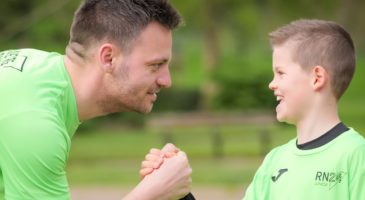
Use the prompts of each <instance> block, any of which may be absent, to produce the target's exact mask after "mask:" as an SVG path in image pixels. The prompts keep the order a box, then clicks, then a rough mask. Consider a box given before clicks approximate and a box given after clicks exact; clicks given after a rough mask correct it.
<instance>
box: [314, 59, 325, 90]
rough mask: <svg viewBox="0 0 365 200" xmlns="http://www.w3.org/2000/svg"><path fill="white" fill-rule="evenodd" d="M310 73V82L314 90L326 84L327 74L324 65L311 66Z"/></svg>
mask: <svg viewBox="0 0 365 200" xmlns="http://www.w3.org/2000/svg"><path fill="white" fill-rule="evenodd" d="M312 73H313V81H312V84H313V88H314V90H315V91H318V90H320V89H322V88H323V87H324V86H326V84H327V83H328V81H329V74H328V72H327V70H326V69H325V68H324V67H322V66H320V65H317V66H315V67H314V68H313V70H312Z"/></svg>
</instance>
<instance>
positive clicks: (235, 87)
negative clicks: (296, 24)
mask: <svg viewBox="0 0 365 200" xmlns="http://www.w3.org/2000/svg"><path fill="white" fill-rule="evenodd" d="M171 2H172V3H173V4H174V5H175V6H176V7H177V9H178V10H179V11H180V12H181V14H182V16H183V17H184V19H185V25H184V26H183V27H181V28H179V29H178V30H176V31H175V33H174V49H173V51H174V56H173V61H172V63H171V73H172V77H173V87H172V88H171V89H169V90H166V91H162V92H161V94H160V95H159V101H158V102H157V103H156V105H155V107H154V112H153V113H152V114H151V115H148V116H141V115H137V114H133V113H132V114H129V113H123V114H116V115H111V116H108V117H104V118H99V119H95V120H91V121H88V122H85V123H83V125H82V126H81V127H80V129H79V131H78V134H76V136H75V138H74V141H73V147H72V150H71V155H70V164H69V166H68V174H69V179H70V183H71V185H84V184H86V185H88V184H105V185H115V184H117V185H128V184H132V185H133V184H135V183H136V182H137V181H138V175H137V173H138V168H139V162H140V161H141V160H142V159H143V156H144V154H145V153H146V152H147V151H148V149H149V148H151V147H161V146H162V145H163V143H164V142H166V141H169V140H173V141H174V142H175V143H176V144H177V145H178V146H180V147H181V148H182V149H184V150H185V151H186V152H187V153H188V155H189V157H190V159H191V163H192V166H193V168H194V184H203V185H220V186H222V187H223V186H226V187H227V186H237V185H247V184H248V183H249V181H250V179H251V178H252V175H253V173H254V171H255V169H256V168H257V166H258V165H259V164H260V162H261V160H262V154H261V150H260V148H261V146H260V145H262V142H260V136H259V134H258V133H260V130H261V129H260V127H261V126H260V125H258V126H257V125H256V126H251V125H247V124H241V125H239V124H238V125H237V124H236V125H227V126H217V127H211V126H209V125H204V124H202V125H198V126H191V127H190V126H187V127H172V128H169V129H164V128H161V127H157V128H156V127H151V126H148V122H149V121H150V120H151V119H153V118H156V117H157V118H158V116H159V114H166V113H167V114H170V115H171V116H172V117H176V116H177V117H178V116H179V115H180V114H181V113H185V112H208V113H218V114H220V115H222V116H223V118H224V116H225V114H226V113H232V112H233V113H239V114H244V115H245V114H246V115H250V113H252V112H254V113H256V112H262V111H265V112H266V113H269V115H270V114H272V111H273V110H274V105H275V102H274V98H273V95H272V92H271V91H269V89H268V88H267V85H268V83H269V81H270V79H271V76H272V75H271V49H270V46H269V44H268V39H267V34H268V33H269V32H270V31H272V30H274V29H275V28H277V27H279V26H281V25H284V24H286V23H288V22H290V21H292V20H296V19H300V18H320V19H326V20H333V21H336V22H338V23H340V24H341V25H343V26H344V27H345V28H346V29H347V30H348V31H349V32H350V33H351V34H352V36H353V39H354V42H355V44H356V47H357V59H358V64H357V71H356V73H355V77H354V79H353V83H352V84H351V85H350V88H349V90H348V91H347V92H346V94H345V96H344V97H343V99H342V100H341V102H340V114H341V116H342V117H343V121H344V122H345V123H346V124H348V125H349V126H352V127H355V128H357V129H358V130H359V131H361V132H362V133H365V125H364V117H365V106H364V102H365V94H364V91H363V85H364V82H365V80H364V76H365V69H364V66H365V60H364V53H365V37H364V33H365V23H364V22H363V20H362V19H365V12H363V10H364V9H365V1H361V0H322V1H315V0H297V1H290V0H245V1H242V0H184V1H177V0H171ZM79 3H80V1H79V0H73V1H71V0H63V1H58V0H32V1H21V0H3V1H2V3H1V5H0V50H5V49H13V48H38V49H43V50H47V51H57V52H60V53H63V52H64V48H65V46H66V45H67V42H68V36H69V27H70V24H71V21H72V16H73V12H74V11H75V9H76V8H77V6H78V4H79ZM177 119H178V118H177ZM214 130H219V133H220V137H221V140H222V141H223V143H224V145H223V147H222V148H223V150H222V151H223V157H220V158H216V157H214V151H215V150H214V144H215V143H214V141H213V139H212V138H214V134H213V133H214ZM266 130H268V131H269V137H270V138H271V139H270V146H276V145H279V144H283V143H284V142H286V141H287V140H288V139H289V138H292V137H294V129H293V127H291V126H286V125H282V124H276V123H273V124H270V125H268V127H267V129H266ZM166 132H168V133H169V134H170V136H169V137H170V138H169V139H166V136H165V135H164V133H166Z"/></svg>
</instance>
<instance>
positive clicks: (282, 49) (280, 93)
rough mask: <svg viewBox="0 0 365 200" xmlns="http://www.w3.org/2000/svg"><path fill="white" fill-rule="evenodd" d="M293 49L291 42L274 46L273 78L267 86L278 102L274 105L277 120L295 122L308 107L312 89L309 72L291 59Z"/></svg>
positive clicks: (303, 114) (301, 117)
mask: <svg viewBox="0 0 365 200" xmlns="http://www.w3.org/2000/svg"><path fill="white" fill-rule="evenodd" d="M293 50H294V47H293V44H292V43H290V42H287V43H284V44H283V45H280V46H275V47H274V51H273V73H274V78H273V80H272V81H271V82H270V84H269V88H270V89H271V90H273V91H274V95H275V96H276V99H277V101H278V102H279V104H278V105H277V107H276V118H277V120H278V121H280V122H287V123H292V124H297V123H298V121H299V120H300V119H303V118H304V117H305V113H306V111H308V109H309V105H310V101H311V97H312V89H311V85H310V83H311V78H310V73H308V72H306V71H304V70H303V69H302V68H301V67H300V65H299V64H298V63H296V62H294V61H293V59H292V52H293Z"/></svg>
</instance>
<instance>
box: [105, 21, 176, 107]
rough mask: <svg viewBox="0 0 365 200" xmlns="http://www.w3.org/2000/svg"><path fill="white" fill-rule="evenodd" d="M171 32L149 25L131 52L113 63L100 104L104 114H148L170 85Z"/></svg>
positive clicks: (161, 27) (153, 24) (152, 24)
mask: <svg viewBox="0 0 365 200" xmlns="http://www.w3.org/2000/svg"><path fill="white" fill-rule="evenodd" d="M171 48H172V33H171V30H168V29H166V28H165V27H163V26H161V25H159V24H158V23H154V22H152V23H150V24H149V25H148V26H147V27H146V28H145V29H144V30H143V31H142V32H141V33H140V35H139V36H138V38H137V39H136V41H135V42H134V45H133V47H132V49H131V51H130V52H128V53H127V54H121V56H119V57H118V59H116V61H115V66H116V67H115V70H114V71H113V73H111V74H110V75H109V76H108V77H107V78H106V82H105V84H104V90H105V91H103V93H104V94H105V95H104V96H105V98H103V100H102V101H101V102H100V103H101V104H102V105H101V106H102V108H103V110H104V111H105V112H106V113H112V112H122V111H136V112H140V113H149V112H151V110H152V107H153V103H154V102H155V101H156V99H157V93H158V92H159V91H160V89H161V88H168V87H170V86H171V77H170V72H169V68H168V64H169V62H170V59H171Z"/></svg>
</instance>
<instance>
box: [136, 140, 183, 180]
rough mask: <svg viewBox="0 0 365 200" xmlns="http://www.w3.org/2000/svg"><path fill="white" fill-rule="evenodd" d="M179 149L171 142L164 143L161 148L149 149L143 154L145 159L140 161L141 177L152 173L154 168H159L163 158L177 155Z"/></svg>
mask: <svg viewBox="0 0 365 200" xmlns="http://www.w3.org/2000/svg"><path fill="white" fill-rule="evenodd" d="M179 151H180V149H178V148H177V147H175V145H173V144H171V143H168V144H166V145H165V146H164V147H163V148H162V150H159V149H155V148H153V149H151V150H150V151H149V153H148V154H147V155H146V156H145V160H144V161H142V164H141V170H140V171H139V174H140V176H141V179H143V178H144V177H145V176H147V175H148V174H150V173H152V172H153V171H154V170H155V169H158V168H160V166H161V165H162V163H163V162H164V159H165V158H171V157H172V156H175V155H177V153H178V152H179Z"/></svg>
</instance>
